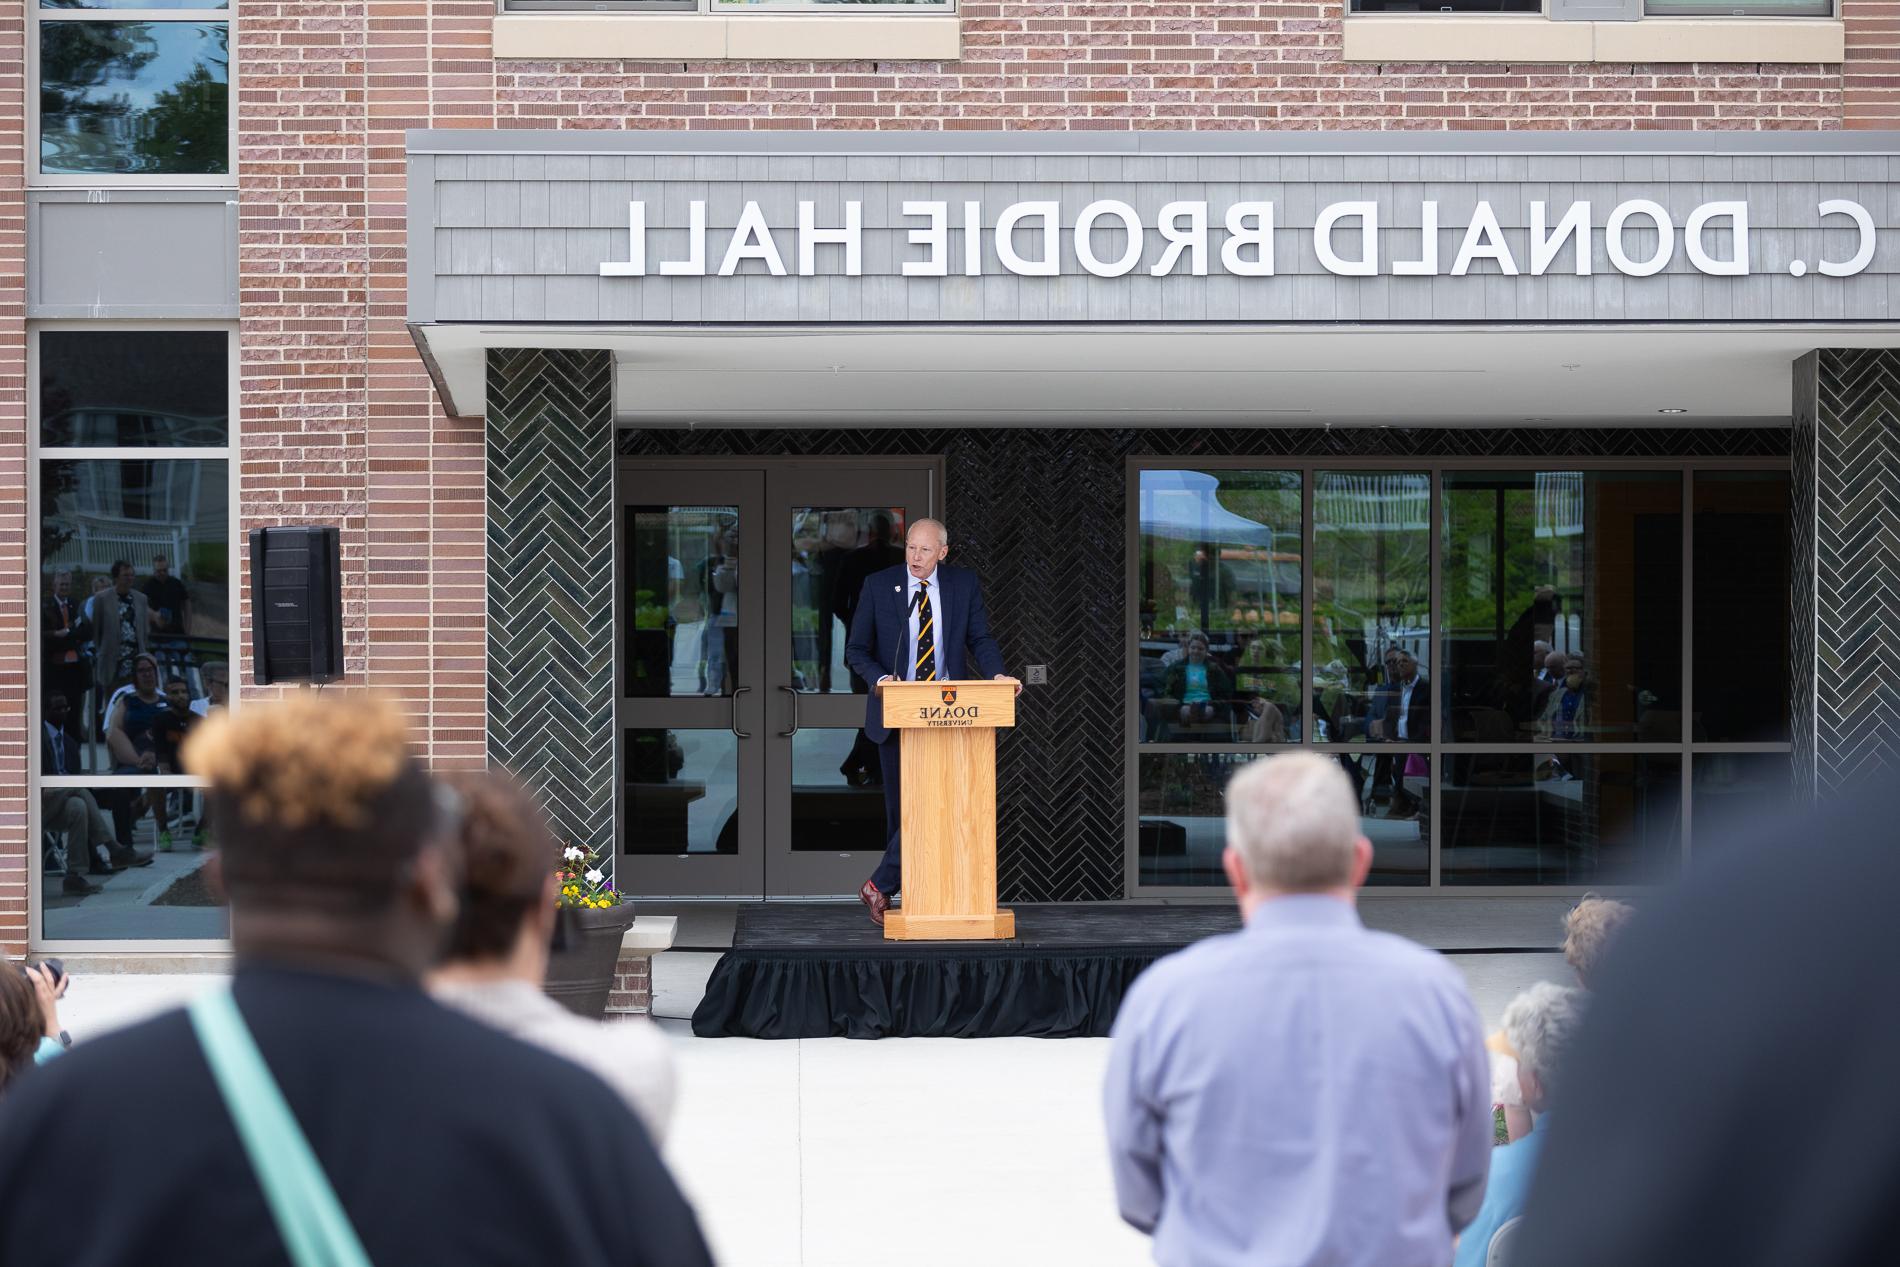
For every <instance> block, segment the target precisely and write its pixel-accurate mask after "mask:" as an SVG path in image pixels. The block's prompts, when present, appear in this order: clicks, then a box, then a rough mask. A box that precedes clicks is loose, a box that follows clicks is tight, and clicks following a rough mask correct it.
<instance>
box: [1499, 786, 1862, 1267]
mask: <svg viewBox="0 0 1900 1267" xmlns="http://www.w3.org/2000/svg"><path fill="white" fill-rule="evenodd" d="M1892 800H1893V789H1892V783H1891V779H1890V778H1889V779H1886V780H1882V781H1869V783H1868V784H1867V785H1866V786H1863V787H1860V788H1854V787H1851V786H1850V787H1847V788H1843V789H1839V790H1836V791H1833V792H1830V793H1828V794H1827V795H1825V796H1823V797H1822V798H1821V799H1820V800H1819V801H1818V802H1817V801H1812V800H1809V799H1807V798H1805V797H1801V798H1789V797H1787V794H1786V793H1785V792H1784V793H1783V794H1782V795H1781V797H1780V798H1778V803H1775V802H1768V801H1766V800H1765V801H1764V803H1763V804H1762V805H1761V806H1759V807H1758V809H1757V810H1756V812H1755V813H1754V814H1752V815H1751V816H1750V817H1749V818H1748V819H1747V820H1746V821H1745V822H1742V820H1739V819H1738V820H1737V821H1738V823H1740V824H1741V825H1738V826H1736V827H1735V828H1733V829H1731V830H1730V831H1728V832H1727V833H1726V834H1725V838H1724V839H1723V840H1722V841H1721V847H1720V848H1719V849H1711V850H1709V851H1707V852H1706V853H1703V852H1702V851H1698V856H1697V858H1696V863H1695V866H1694V867H1692V868H1691V869H1690V870H1689V871H1688V873H1687V876H1686V878H1685V879H1684V880H1683V882H1682V883H1681V884H1680V885H1678V886H1676V887H1675V888H1674V889H1673V890H1672V891H1670V892H1667V893H1664V894H1661V895H1659V896H1658V897H1657V898H1655V899H1654V900H1653V901H1652V902H1646V903H1645V904H1644V907H1643V912H1642V917H1641V918H1640V919H1637V920H1634V921H1632V922H1631V924H1630V926H1629V928H1628V929H1627V930H1626V931H1625V932H1624V933H1623V934H1622V936H1621V937H1620V938H1619V939H1618V941H1617V943H1616V947H1615V949H1614V950H1613V951H1612V952H1611V954H1610V955H1609V957H1608V958H1607V959H1606V960H1605V961H1604V962H1603V963H1602V964H1601V965H1599V966H1597V967H1595V968H1594V969H1593V970H1592V972H1591V977H1590V979H1591V984H1592V985H1593V987H1594V990H1593V992H1592V995H1591V1003H1590V1016H1589V1019H1588V1021H1587V1022H1586V1023H1585V1024H1584V1027H1583V1033H1582V1035H1581V1036H1579V1038H1578V1040H1577V1045H1576V1048H1575V1049H1574V1051H1573V1052H1572V1055H1571V1061H1570V1064H1569V1069H1568V1073H1567V1075H1566V1077H1565V1079H1564V1084H1563V1088H1562V1095H1563V1103H1562V1105H1561V1106H1560V1108H1559V1110H1558V1112H1559V1114H1560V1117H1559V1120H1558V1121H1557V1122H1556V1124H1555V1125H1554V1126H1553V1128H1552V1130H1551V1134H1550V1140H1549V1142H1548V1143H1547V1144H1545V1146H1544V1149H1543V1155H1542V1156H1541V1157H1540V1158H1539V1159H1538V1163H1537V1175H1536V1177H1535V1178H1534V1179H1533V1180H1532V1183H1531V1194H1530V1201H1529V1203H1528V1205H1527V1206H1526V1208H1525V1211H1524V1224H1523V1232H1522V1235H1521V1237H1520V1239H1519V1241H1518V1247H1519V1248H1520V1249H1521V1251H1522V1252H1521V1254H1519V1255H1518V1256H1517V1259H1516V1261H1517V1262H1520V1263H1523V1264H1528V1265H1530V1267H1612V1265H1614V1267H1680V1265H1681V1264H1685V1263H1688V1264H1705V1263H1706V1264H1719V1265H1720V1267H1862V1265H1863V1264H1869V1263H1886V1262H1891V1261H1893V1258H1894V1246H1895V1245H1896V1244H1900V1204H1897V1203H1896V1202H1895V1201H1894V1199H1893V1196H1894V1192H1895V1191H1896V1190H1897V1189H1900V1137H1897V1136H1896V1134H1895V1131H1894V1122H1895V1120H1896V1116H1900V1080H1896V1079H1895V1077H1894V1070H1895V1069H1900V1012H1896V1010H1895V1009H1893V1008H1891V1007H1888V1006H1887V1005H1886V1004H1885V1003H1884V1002H1883V1001H1882V1000H1883V999H1884V997H1885V996H1884V994H1883V993H1882V991H1883V989H1884V987H1883V986H1881V985H1880V984H1879V983H1880V981H1882V980H1884V978H1885V972H1886V970H1887V969H1886V967H1885V965H1888V964H1891V963H1892V961H1893V931H1892V929H1893V895H1894V893H1895V891H1896V890H1900V850H1896V849H1895V848H1894V846H1893V812H1892V808H1891V802H1892ZM1797 860H1798V862H1799V865H1795V863H1796V861H1797Z"/></svg>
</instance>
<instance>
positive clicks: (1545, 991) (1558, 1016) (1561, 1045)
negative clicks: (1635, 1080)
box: [1453, 981, 1589, 1267]
mask: <svg viewBox="0 0 1900 1267" xmlns="http://www.w3.org/2000/svg"><path fill="white" fill-rule="evenodd" d="M1588 998H1589V996H1588V995H1586V994H1585V993H1584V992H1583V991H1582V990H1578V989H1575V988H1572V987H1567V986H1561V985H1555V984H1553V983H1551V982H1549V981H1539V982H1538V983H1537V984H1536V985H1534V986H1532V987H1531V988H1530V989H1528V990H1525V991H1524V992H1523V993H1522V994H1519V995H1518V996H1517V997H1516V998H1514V999H1512V1000H1511V1002H1510V1004H1509V1006H1507V1007H1506V1008H1505V1009H1504V1033H1505V1036H1506V1037H1507V1038H1509V1039H1510V1041H1511V1045H1512V1046H1513V1047H1515V1048H1516V1049H1517V1080H1518V1085H1519V1087H1520V1088H1521V1090H1522V1093H1523V1100H1524V1107H1525V1108H1526V1109H1527V1110H1529V1112H1530V1115H1531V1130H1530V1134H1528V1135H1526V1136H1524V1137H1523V1138H1522V1139H1519V1140H1516V1141H1514V1142H1512V1143H1509V1144H1505V1145H1503V1146H1501V1147H1498V1148H1494V1149H1492V1150H1491V1176H1490V1179H1489V1180H1488V1181H1487V1182H1486V1184H1485V1189H1484V1204H1483V1205H1481V1206H1479V1207H1478V1217H1477V1218H1475V1219H1473V1220H1471V1226H1470V1227H1467V1228H1466V1229H1465V1230H1464V1233H1463V1234H1462V1235H1461V1236H1459V1238H1458V1253H1457V1257H1456V1258H1455V1259H1454V1260H1453V1267H1485V1264H1486V1262H1487V1260H1488V1258H1489V1256H1490V1252H1491V1238H1492V1237H1494V1236H1496V1235H1497V1231H1498V1229H1499V1228H1501V1227H1503V1226H1504V1225H1505V1224H1506V1223H1508V1222H1510V1221H1511V1220H1512V1219H1514V1218H1517V1217H1518V1216H1519V1215H1521V1214H1523V1213H1524V1203H1525V1199H1526V1198H1527V1197H1528V1196H1529V1195H1530V1190H1531V1179H1532V1177H1533V1176H1534V1175H1535V1174H1536V1170H1537V1158H1538V1154H1539V1153H1541V1152H1542V1151H1543V1147H1544V1139H1545V1135H1544V1128H1545V1126H1546V1124H1547V1122H1548V1118H1547V1116H1546V1115H1547V1114H1548V1113H1549V1111H1550V1106H1551V1102H1552V1099H1553V1097H1554V1095H1555V1093H1556V1092H1557V1091H1558V1090H1559V1088H1560V1086H1561V1082H1562V1076H1563V1071H1564V1063H1565V1061H1566V1060H1567V1059H1568V1058H1569V1055H1570V1051H1571V1048H1572V1047H1573V1046H1574V1045H1575V1044H1576V1039H1577V1034H1578V1032H1579V1031H1581V1030H1582V1028H1583V1014H1584V1008H1585V1004H1586V1002H1587V1000H1588Z"/></svg>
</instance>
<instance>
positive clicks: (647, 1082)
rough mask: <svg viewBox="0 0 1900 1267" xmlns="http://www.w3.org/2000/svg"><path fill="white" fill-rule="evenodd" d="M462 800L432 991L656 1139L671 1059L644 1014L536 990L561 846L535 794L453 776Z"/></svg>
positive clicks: (668, 1108)
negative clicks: (453, 898) (577, 1005)
mask: <svg viewBox="0 0 1900 1267" xmlns="http://www.w3.org/2000/svg"><path fill="white" fill-rule="evenodd" d="M448 782H449V785H450V786H451V787H453V788H454V789H455V790H456V791H457V792H458V793H460V794H461V796H462V802H463V806H464V809H463V815H462V830H461V834H460V836H459V837H458V839H459V841H460V844H461V848H462V866H463V879H462V914H461V918H460V919H458V920H457V921H456V924H455V932H454V935H453V936H452V937H451V939H450V941H449V948H448V951H447V953H446V954H445V955H444V957H443V961H442V964H441V966H440V967H438V968H437V969H436V970H435V972H434V973H433V974H431V976H430V978H429V988H430V989H431V990H432V991H433V992H434V994H435V997H436V998H437V999H438V1000H440V1001H441V1002H443V1003H446V1004H448V1005H449V1006H450V1007H452V1008H455V1009H456V1010H457V1011H460V1012H466V1013H467V1014H468V1015H470V1016H472V1017H474V1018H475V1019H476V1020H478V1021H481V1022H482V1023H484V1024H486V1025H492V1026H494V1027H495V1028H496V1029H498V1030H501V1031H502V1032H503V1033H507V1034H513V1035H514V1036H515V1037H516V1038H519V1039H521V1040H522V1041H523V1042H529V1043H534V1044H535V1045H537V1046H540V1047H545V1048H547V1049H548V1050H549V1051H551V1052H553V1053H555V1054H556V1055H558V1056H564V1057H566V1058H567V1059H569V1060H571V1061H573V1062H574V1063H575V1064H577V1065H580V1066H581V1067H582V1068H583V1069H587V1070H589V1071H591V1072H592V1073H594V1074H595V1075H597V1076H598V1077H599V1078H600V1079H601V1081H603V1082H605V1083H606V1084H607V1085H608V1086H610V1087H612V1088H613V1089H614V1091H615V1092H616V1093H618V1094H619V1096H620V1098H621V1099H622V1100H625V1101H626V1103H627V1107H629V1108H631V1109H632V1110H633V1111H634V1112H635V1113H636V1114H638V1115H639V1117H640V1120H641V1121H642V1122H643V1123H645V1125H646V1128H647V1133H648V1134H649V1135H651V1136H652V1137H653V1141H654V1143H655V1144H659V1143H662V1142H664V1140H665V1138H666V1128H667V1125H668V1122H669V1120H670V1119H671V1117H672V1113H673V1086H674V1075H673V1057H672V1053H671V1051H670V1050H669V1049H668V1047H667V1043H666V1038H665V1037H664V1036H663V1035H662V1034H661V1033H660V1032H659V1030H658V1029H656V1028H655V1027H654V1025H653V1023H652V1022H651V1021H649V1020H647V1019H646V1018H644V1017H635V1018H633V1019H630V1020H626V1021H614V1022H600V1021H590V1020H586V1019H585V1018H583V1017H579V1016H576V1015H574V1013H572V1012H570V1011H568V1010H567V1009H566V1008H564V1007H562V1006H561V1005H560V1004H559V1003H556V1002H555V1001H554V1000H553V999H550V998H549V997H548V996H547V995H546V994H544V993H542V991H541V983H542V980H543V979H544V978H545V977H546V976H547V969H548V947H549V945H550V944H551V942H552V941H553V936H554V921H555V919H556V917H557V916H558V914H559V908H558V907H557V906H556V904H555V900H556V894H557V885H558V881H557V880H556V879H555V874H554V873H555V868H556V866H557V865H558V864H559V863H560V860H561V847H560V844H559V842H557V841H556V840H555V838H554V833H553V832H552V831H550V830H549V828H548V824H547V819H546V818H545V817H544V816H543V815H542V813H541V809H540V807H539V806H538V805H536V804H535V801H534V797H533V796H532V795H530V794H529V792H528V790H527V789H526V788H525V787H523V786H522V785H521V784H520V783H518V782H517V781H515V780H514V779H513V778H511V777H509V776H508V775H507V774H506V773H504V772H501V771H497V770H492V769H491V770H485V771H482V772H481V773H478V774H477V773H466V774H456V775H451V776H449V777H448Z"/></svg>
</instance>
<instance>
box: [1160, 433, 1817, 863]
mask: <svg viewBox="0 0 1900 1267" xmlns="http://www.w3.org/2000/svg"><path fill="white" fill-rule="evenodd" d="M1135 465H1136V466H1137V468H1138V470H1137V475H1136V485H1137V488H1138V497H1137V499H1136V504H1134V505H1132V506H1131V507H1130V508H1129V529H1130V541H1131V548H1132V549H1133V551H1134V553H1135V574H1136V575H1135V586H1134V595H1133V597H1134V600H1135V602H1136V604H1137V610H1136V613H1135V617H1134V620H1133V621H1132V622H1131V623H1132V626H1133V627H1132V630H1131V639H1132V645H1131V646H1130V648H1129V664H1130V668H1129V673H1130V678H1131V681H1130V684H1129V685H1130V691H1131V695H1132V697H1133V701H1134V705H1135V710H1136V711H1135V715H1134V716H1133V717H1132V718H1131V719H1130V722H1129V729H1130V731H1131V733H1132V736H1133V747H1132V750H1131V752H1130V766H1131V768H1130V777H1131V779H1132V780H1133V781H1134V783H1135V805H1134V813H1133V816H1132V817H1133V821H1132V823H1131V824H1130V842H1129V847H1130V849H1131V851H1132V852H1133V855H1134V865H1133V875H1134V881H1135V885H1136V887H1137V888H1138V889H1147V890H1154V891H1159V892H1167V891H1169V890H1182V891H1192V890H1195V889H1208V888H1218V887H1220V886H1222V885H1224V884H1225V883H1226V880H1225V877H1224V876H1223V874H1222V872H1221V868H1220V852H1221V849H1222V847H1223V846H1224V844H1225V839H1224V834H1225V828H1224V815H1225V805H1224V801H1223V797H1224V790H1225V787H1226V783H1227V780H1228V779H1229V778H1230V777H1231V776H1232V774H1233V773H1234V772H1235V771H1236V770H1237V769H1239V768H1240V767H1241V766H1243V765H1245V764H1246V763H1247V762H1248V761H1251V760H1253V759H1255V756H1256V754H1257V753H1263V752H1272V751H1275V750H1287V749H1291V748H1294V747H1299V746H1310V747H1313V748H1316V749H1318V750H1320V751H1323V752H1327V753H1330V754H1333V755H1335V756H1336V757H1337V759H1338V761H1339V763H1340V765H1341V768H1342V769H1343V770H1344V771H1345V772H1346V774H1347V776H1348V778H1349V780H1350V781H1351V784H1352V787H1353V789H1354V791H1355V793H1356V795H1357V797H1358V799H1359V803H1360V807H1361V817H1362V823H1363V828H1364V831H1365V834H1366V836H1367V838H1368V839H1369V840H1371V841H1372V842H1373V847H1374V848H1373V855H1374V857H1373V870H1372V876H1371V881H1370V883H1371V884H1372V885H1374V886H1392V885H1414V886H1434V887H1441V888H1453V887H1459V888H1464V887H1474V888H1475V887H1479V886H1482V887H1484V888H1485V889H1486V890H1487V891H1492V892H1495V891H1497V890H1498V889H1508V888H1522V889H1549V888H1561V889H1571V890H1578V889H1582V888H1588V887H1614V886H1619V885H1647V884H1653V883H1657V882H1660V881H1662V880H1665V879H1667V878H1668V877H1669V876H1671V875H1673V874H1675V873H1676V872H1678V871H1679V870H1680V868H1681V866H1682V859H1683V857H1684V854H1685V851H1687V852H1691V853H1693V852H1694V851H1696V850H1699V849H1704V848H1706V849H1709V850H1719V844H1718V843H1717V842H1716V841H1715V839H1714V837H1715V836H1716V835H1717V834H1719V831H1720V827H1719V826H1718V825H1719V824H1720V823H1722V822H1723V821H1725V820H1726V819H1727V818H1728V817H1729V816H1730V815H1732V814H1733V813H1734V812H1735V808H1734V807H1738V806H1741V805H1744V804H1747V803H1750V802H1751V800H1752V799H1753V798H1775V797H1781V798H1784V799H1785V797H1786V796H1787V794H1788V789H1789V786H1790V772H1791V770H1790V759H1791V758H1790V754H1789V751H1788V737H1789V726H1788V719H1789V699H1788V693H1789V664H1790V642H1789V636H1790V606H1791V595H1790V590H1789V584H1790V522H1789V476H1788V471H1787V469H1786V466H1785V464H1784V465H1780V466H1775V465H1773V464H1768V463H1753V464H1751V463H1746V462H1734V463H1707V464H1703V463H1682V464H1672V463H1653V464H1647V466H1646V468H1645V469H1632V468H1626V467H1622V466H1619V465H1615V464H1610V463H1601V464H1596V465H1591V464H1588V463H1578V464H1569V463H1555V464H1550V465H1548V466H1542V467H1537V466H1525V467H1522V468H1516V469H1513V468H1508V467H1503V466H1501V465H1497V464H1485V465H1482V466H1480V465H1479V464H1477V463H1466V464H1462V465H1461V464H1457V463H1450V462H1448V463H1445V464H1442V465H1439V466H1437V467H1436V468H1434V469H1426V468H1425V467H1423V466H1422V465H1421V466H1418V467H1414V468H1412V469H1406V468H1405V467H1404V466H1399V465H1379V466H1370V465H1369V466H1367V467H1365V468H1362V469H1352V468H1348V467H1346V466H1345V465H1344V464H1338V463H1328V464H1320V463H1302V462H1292V463H1286V464H1284V466H1285V468H1286V469H1276V470H1271V471H1268V470H1257V469H1251V468H1250V464H1247V463H1245V462H1235V463H1234V467H1235V468H1236V469H1225V468H1224V467H1221V466H1217V465H1209V466H1204V467H1198V468H1194V469H1179V468H1177V467H1175V466H1172V465H1170V464H1167V463H1165V462H1163V461H1161V460H1158V459H1140V460H1137V461H1136V462H1135ZM1691 488H1692V489H1693V493H1692V494H1691V493H1690V492H1689V490H1690V489H1691ZM1303 489H1310V493H1309V495H1308V498H1307V507H1308V509H1307V511H1306V513H1305V517H1304V518H1302V516H1301V512H1300V507H1299V500H1300V498H1299V495H1300V493H1301V491H1302V490H1303ZM1685 499H1687V500H1686V501H1685ZM1685 510H1687V511H1689V512H1691V513H1689V514H1687V515H1685ZM1308 560H1310V563H1307V565H1306V566H1307V568H1308V572H1309V575H1310V583H1308V584H1307V585H1305V586H1304V587H1303V586H1302V584H1301V576H1300V572H1301V568H1302V564H1303V561H1308ZM1249 567H1252V568H1254V569H1255V570H1254V571H1253V572H1251V573H1250V572H1248V571H1247V570H1246V569H1247V568H1249ZM1263 568H1264V569H1266V570H1262V569H1263ZM1269 578H1270V579H1269ZM1309 594H1310V597H1309ZM1276 603H1277V606H1276V605H1275V604H1276ZM1256 613H1257V614H1256ZM1249 640H1251V641H1249ZM1255 643H1258V644H1261V645H1262V646H1263V647H1264V651H1263V650H1255V651H1253V652H1251V653H1248V652H1245V651H1244V650H1243V649H1242V648H1243V644H1244V645H1253V644H1255ZM1685 649H1686V651H1687V656H1685ZM1250 661H1251V662H1253V663H1255V664H1256V667H1258V668H1260V669H1263V670H1265V672H1264V674H1263V675H1262V676H1261V677H1257V678H1255V679H1253V680H1254V681H1256V682H1263V683H1264V684H1265V686H1266V688H1267V689H1266V690H1265V691H1262V692H1260V693H1261V694H1262V695H1263V696H1264V698H1266V699H1267V700H1268V701H1270V702H1272V703H1273V704H1274V710H1273V712H1272V713H1271V714H1269V715H1268V716H1269V718H1270V722H1271V723H1272V724H1262V723H1259V722H1257V721H1251V720H1250V718H1249V717H1248V716H1247V715H1244V714H1243V713H1242V712H1241V706H1242V705H1243V704H1244V703H1245V702H1246V701H1248V700H1249V699H1250V698H1251V696H1252V695H1253V692H1250V691H1249V690H1247V689H1245V688H1244V687H1243V686H1242V685H1240V684H1239V683H1240V681H1241V674H1242V672H1243V671H1244V670H1245V669H1246V668H1247V667H1248V664H1249V662H1250ZM1197 664H1207V665H1209V666H1211V667H1210V668H1208V669H1205V670H1203V671H1201V672H1199V673H1196V674H1195V675H1194V677H1193V678H1192V679H1190V678H1189V676H1188V671H1187V670H1186V669H1184V668H1183V667H1181V666H1184V665H1189V666H1191V665H1197ZM1190 680H1192V681H1193V682H1194V684H1195V685H1197V686H1198V685H1199V684H1200V683H1202V682H1205V683H1208V684H1210V689H1208V699H1207V700H1206V701H1202V700H1200V699H1198V698H1197V699H1194V700H1188V699H1186V698H1185V696H1186V692H1187V688H1188V683H1189V682H1190ZM1212 685H1218V686H1220V687H1221V688H1223V690H1224V692H1225V693H1224V694H1223V693H1222V691H1216V690H1214V689H1211V687H1212ZM1269 692H1271V693H1269ZM1282 701H1284V703H1283V702H1282ZM1189 704H1195V705H1199V707H1198V708H1194V709H1189V708H1188V707H1187V705H1189ZM1210 706H1211V707H1210ZM1302 707H1303V708H1304V712H1305V715H1306V717H1307V718H1308V719H1310V727H1309V729H1308V733H1302V729H1301V726H1300V714H1301V712H1302ZM1282 719H1283V720H1282ZM1241 745H1249V746H1250V750H1248V751H1236V749H1237V748H1239V747H1240V746H1241ZM1691 811H1693V812H1691ZM1691 830H1693V831H1694V832H1695V834H1696V835H1697V836H1698V837H1701V836H1702V835H1703V834H1704V832H1705V831H1706V832H1708V833H1709V834H1710V839H1709V840H1708V841H1704V842H1701V843H1698V842H1697V841H1691V840H1690V839H1689V834H1690V831H1691Z"/></svg>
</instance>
